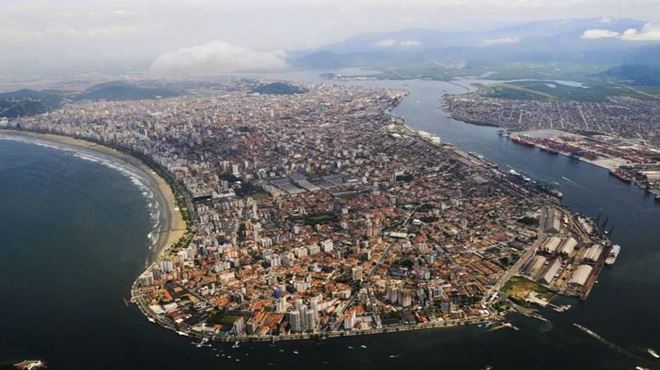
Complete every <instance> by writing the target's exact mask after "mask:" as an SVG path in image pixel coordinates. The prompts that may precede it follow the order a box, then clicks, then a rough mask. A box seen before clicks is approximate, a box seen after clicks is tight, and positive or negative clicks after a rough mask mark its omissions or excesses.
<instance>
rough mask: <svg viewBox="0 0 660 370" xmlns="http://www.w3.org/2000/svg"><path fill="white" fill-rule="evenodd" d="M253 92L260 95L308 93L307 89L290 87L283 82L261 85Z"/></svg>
mask: <svg viewBox="0 0 660 370" xmlns="http://www.w3.org/2000/svg"><path fill="white" fill-rule="evenodd" d="M252 91H253V92H257V93H260V94H273V95H292V94H304V93H306V92H307V89H304V88H302V87H298V86H294V85H289V84H287V83H283V82H273V83H269V84H263V85H259V86H257V87H255V88H254V89H253V90H252Z"/></svg>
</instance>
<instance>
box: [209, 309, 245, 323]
mask: <svg viewBox="0 0 660 370" xmlns="http://www.w3.org/2000/svg"><path fill="white" fill-rule="evenodd" d="M236 320H238V316H232V315H227V314H226V312H225V311H217V312H214V313H212V314H211V315H210V316H209V318H208V319H207V320H206V324H207V325H216V324H220V325H222V326H224V327H227V326H229V327H231V326H232V325H234V322H236Z"/></svg>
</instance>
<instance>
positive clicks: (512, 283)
mask: <svg viewBox="0 0 660 370" xmlns="http://www.w3.org/2000/svg"><path fill="white" fill-rule="evenodd" d="M502 291H503V292H504V293H505V294H506V295H507V296H509V298H511V299H513V300H514V301H516V302H517V303H520V304H526V302H525V299H527V298H528V297H529V295H530V293H536V295H537V296H538V297H539V298H541V299H545V300H550V299H551V298H552V297H553V296H554V295H555V293H554V292H553V291H552V290H550V289H548V288H546V287H544V286H543V285H541V284H538V283H536V282H534V281H532V280H529V279H527V278H524V277H522V276H514V277H512V278H511V279H509V281H507V282H506V284H504V287H503V288H502Z"/></svg>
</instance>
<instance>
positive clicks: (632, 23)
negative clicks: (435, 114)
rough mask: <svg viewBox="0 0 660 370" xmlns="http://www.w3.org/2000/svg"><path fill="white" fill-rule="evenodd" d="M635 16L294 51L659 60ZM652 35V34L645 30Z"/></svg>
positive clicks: (303, 60)
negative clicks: (632, 17) (631, 17)
mask: <svg viewBox="0 0 660 370" xmlns="http://www.w3.org/2000/svg"><path fill="white" fill-rule="evenodd" d="M650 27H653V26H652V25H649V24H647V23H646V22H644V21H641V20H635V19H625V18H620V19H615V18H590V19H564V20H549V21H536V22H527V23H521V24H518V25H513V26H508V27H503V28H499V29H494V30H490V31H474V32H452V31H443V30H429V29H408V30H401V31H394V32H380V33H369V34H362V35H357V36H354V37H351V38H349V39H346V40H344V41H341V42H338V43H333V44H329V45H326V46H323V47H321V48H318V49H314V50H305V51H300V52H297V53H293V54H292V55H291V58H290V62H291V64H294V65H298V66H305V67H329V66H332V67H337V66H359V65H374V64H381V65H382V64H388V63H426V62H446V61H451V60H457V59H463V60H478V61H490V62H544V63H547V62H566V63H575V62H579V63H592V64H613V65H615V64H622V63H632V62H635V63H639V64H659V63H660V43H659V42H660V38H658V39H655V32H657V31H656V30H655V29H650ZM645 35H648V36H645Z"/></svg>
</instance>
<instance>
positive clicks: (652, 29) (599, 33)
mask: <svg viewBox="0 0 660 370" xmlns="http://www.w3.org/2000/svg"><path fill="white" fill-rule="evenodd" d="M582 38H583V39H589V40H596V39H613V38H616V39H620V40H625V41H660V24H656V23H646V24H645V25H644V26H643V27H642V28H641V29H639V30H637V29H634V28H629V29H627V30H625V31H624V32H623V33H619V32H616V31H610V30H607V29H602V28H591V29H588V30H586V31H584V33H583V34H582Z"/></svg>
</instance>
